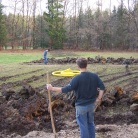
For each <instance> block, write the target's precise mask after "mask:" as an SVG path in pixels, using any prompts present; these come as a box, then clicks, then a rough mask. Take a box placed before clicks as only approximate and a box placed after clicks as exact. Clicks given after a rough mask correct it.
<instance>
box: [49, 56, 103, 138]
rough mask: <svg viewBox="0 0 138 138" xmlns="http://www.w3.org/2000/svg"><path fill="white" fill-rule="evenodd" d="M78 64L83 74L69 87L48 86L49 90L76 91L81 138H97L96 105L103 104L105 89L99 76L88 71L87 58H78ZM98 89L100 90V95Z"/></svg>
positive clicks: (76, 77) (75, 78)
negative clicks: (95, 123)
mask: <svg viewBox="0 0 138 138" xmlns="http://www.w3.org/2000/svg"><path fill="white" fill-rule="evenodd" d="M76 63H77V66H78V68H79V70H80V72H81V73H80V74H79V75H77V76H75V77H73V78H72V80H71V81H70V83H69V84H68V85H66V86H65V87H53V86H52V85H51V84H47V89H49V90H52V91H56V92H63V93H67V92H70V91H72V90H74V92H75V96H76V101H75V108H76V120H77V123H78V125H79V128H80V136H81V138H95V125H94V103H95V102H97V103H98V102H99V103H100V102H101V100H102V96H103V93H104V89H105V87H104V84H103V82H102V81H101V79H100V78H99V77H98V75H97V74H95V73H92V72H89V71H87V60H86V59H85V58H78V59H77V60H76ZM97 89H99V94H98V92H97ZM97 95H98V96H97Z"/></svg>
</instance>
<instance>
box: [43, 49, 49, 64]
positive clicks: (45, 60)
mask: <svg viewBox="0 0 138 138" xmlns="http://www.w3.org/2000/svg"><path fill="white" fill-rule="evenodd" d="M47 52H48V50H45V51H44V55H43V56H44V64H47V62H48V58H47Z"/></svg>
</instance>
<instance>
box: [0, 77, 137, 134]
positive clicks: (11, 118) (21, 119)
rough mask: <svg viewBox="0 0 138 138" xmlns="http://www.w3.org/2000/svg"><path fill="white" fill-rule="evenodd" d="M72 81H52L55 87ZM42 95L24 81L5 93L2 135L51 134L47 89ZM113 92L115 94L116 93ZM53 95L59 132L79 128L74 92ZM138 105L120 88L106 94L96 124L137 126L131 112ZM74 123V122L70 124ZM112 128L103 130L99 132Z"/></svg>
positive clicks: (1, 106) (1, 101)
mask: <svg viewBox="0 0 138 138" xmlns="http://www.w3.org/2000/svg"><path fill="white" fill-rule="evenodd" d="M68 81H69V79H68V78H63V79H59V80H56V81H54V82H52V84H53V85H54V86H58V85H65V84H67V83H68ZM43 89H44V91H43V93H39V91H38V89H35V88H33V87H32V86H30V85H29V84H28V83H26V82H23V83H22V88H21V90H20V91H18V92H16V91H14V90H5V91H3V92H2V96H1V97H0V113H1V114H0V122H1V123H0V132H2V133H6V134H7V135H8V134H12V133H16V134H19V135H22V136H24V135H26V134H27V133H29V132H30V131H33V130H38V131H45V132H51V133H52V126H51V118H50V113H49V101H48V95H47V90H46V88H45V87H44V88H43ZM113 93H114V94H113ZM51 95H52V103H51V106H52V110H53V117H54V123H55V128H56V131H57V132H58V131H60V130H68V129H72V130H73V129H75V128H77V127H78V126H77V124H76V123H74V122H75V121H74V120H75V107H74V100H75V97H74V95H73V92H71V93H69V94H67V95H65V94H55V93H54V92H51ZM133 102H137V101H136V100H135V99H134V98H133V97H130V96H129V95H128V94H126V93H124V92H123V90H122V89H121V88H115V89H114V90H111V91H108V92H106V93H105V95H104V97H103V100H102V103H101V105H100V106H99V107H98V108H97V110H96V112H95V124H96V125H106V124H116V125H123V124H127V125H129V124H137V123H138V118H137V112H132V111H130V105H131V104H132V103H133ZM70 122H72V123H70ZM106 131H110V129H103V128H101V129H100V130H98V132H106Z"/></svg>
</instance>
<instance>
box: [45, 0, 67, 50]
mask: <svg viewBox="0 0 138 138" xmlns="http://www.w3.org/2000/svg"><path fill="white" fill-rule="evenodd" d="M62 2H63V1H62V0H60V1H59V0H48V12H47V13H46V12H45V13H44V19H45V20H46V22H47V23H48V28H46V31H47V33H48V36H49V44H50V47H51V48H54V49H58V48H62V47H63V40H64V39H65V29H64V27H63V25H64V11H63V5H62Z"/></svg>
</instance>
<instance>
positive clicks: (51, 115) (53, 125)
mask: <svg viewBox="0 0 138 138" xmlns="http://www.w3.org/2000/svg"><path fill="white" fill-rule="evenodd" d="M49 83H50V79H49V73H48V72H47V84H49ZM48 99H49V110H50V117H51V124H52V129H53V133H54V136H55V138H56V129H55V124H54V119H53V113H52V108H51V93H50V90H48Z"/></svg>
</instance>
